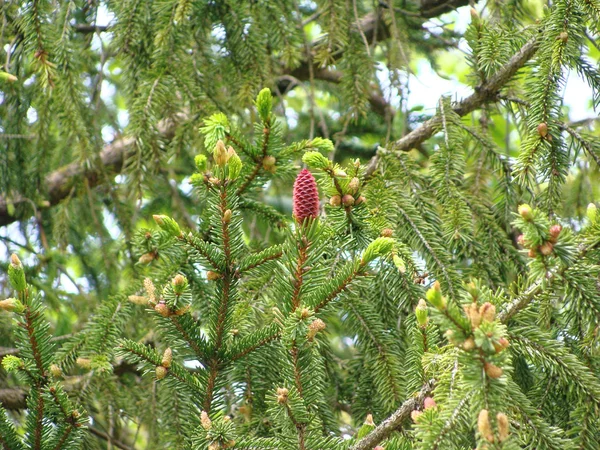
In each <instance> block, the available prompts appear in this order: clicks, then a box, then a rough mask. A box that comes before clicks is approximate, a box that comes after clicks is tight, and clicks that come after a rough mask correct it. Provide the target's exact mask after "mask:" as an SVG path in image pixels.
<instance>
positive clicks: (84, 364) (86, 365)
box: [75, 358, 92, 369]
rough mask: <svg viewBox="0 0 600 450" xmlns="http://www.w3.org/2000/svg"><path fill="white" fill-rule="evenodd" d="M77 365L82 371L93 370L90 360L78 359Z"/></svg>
mask: <svg viewBox="0 0 600 450" xmlns="http://www.w3.org/2000/svg"><path fill="white" fill-rule="evenodd" d="M75 364H77V365H78V366H79V367H81V368H82V369H91V368H92V360H91V359H89V358H77V360H76V361H75Z"/></svg>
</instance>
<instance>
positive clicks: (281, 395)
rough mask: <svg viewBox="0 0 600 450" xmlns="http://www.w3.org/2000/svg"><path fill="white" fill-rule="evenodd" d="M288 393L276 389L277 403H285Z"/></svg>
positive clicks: (284, 389)
mask: <svg viewBox="0 0 600 450" xmlns="http://www.w3.org/2000/svg"><path fill="white" fill-rule="evenodd" d="M289 393H290V391H288V390H287V389H286V388H277V403H279V404H284V403H287V401H288V395H289Z"/></svg>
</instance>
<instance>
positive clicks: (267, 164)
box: [262, 155, 277, 172]
mask: <svg viewBox="0 0 600 450" xmlns="http://www.w3.org/2000/svg"><path fill="white" fill-rule="evenodd" d="M276 162H277V160H276V159H275V157H274V156H271V155H268V156H265V157H264V159H263V161H262V166H263V169H265V170H266V171H267V172H273V171H274V169H275V163H276Z"/></svg>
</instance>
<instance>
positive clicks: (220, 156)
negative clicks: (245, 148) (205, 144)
mask: <svg viewBox="0 0 600 450" xmlns="http://www.w3.org/2000/svg"><path fill="white" fill-rule="evenodd" d="M213 158H214V160H215V163H216V164H217V165H218V166H219V167H221V168H223V167H225V164H227V160H228V159H229V155H228V154H227V149H226V148H225V143H224V142H223V141H222V140H221V139H219V140H218V141H217V145H215V149H214V150H213Z"/></svg>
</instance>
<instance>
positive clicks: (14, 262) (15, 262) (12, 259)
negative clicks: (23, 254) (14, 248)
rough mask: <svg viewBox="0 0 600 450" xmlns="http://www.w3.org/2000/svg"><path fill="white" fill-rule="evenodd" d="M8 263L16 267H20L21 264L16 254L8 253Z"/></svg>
mask: <svg viewBox="0 0 600 450" xmlns="http://www.w3.org/2000/svg"><path fill="white" fill-rule="evenodd" d="M10 263H11V264H12V265H13V266H15V267H16V268H20V267H21V266H22V264H21V260H20V259H19V257H18V256H17V255H16V254H14V253H13V254H12V255H10Z"/></svg>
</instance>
